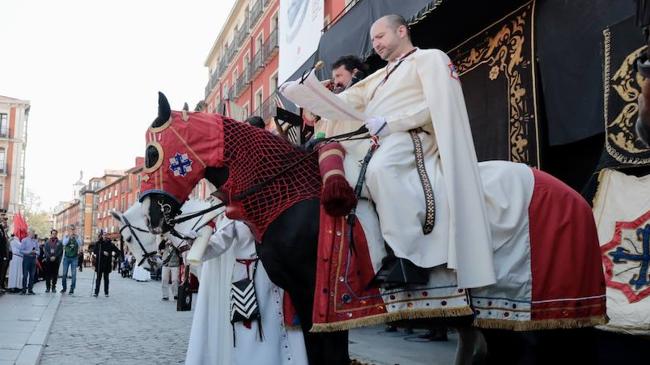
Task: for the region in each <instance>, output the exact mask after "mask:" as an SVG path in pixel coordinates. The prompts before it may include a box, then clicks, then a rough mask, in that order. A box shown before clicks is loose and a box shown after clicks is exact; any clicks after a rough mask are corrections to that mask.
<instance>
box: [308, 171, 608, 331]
mask: <svg viewBox="0 0 650 365" xmlns="http://www.w3.org/2000/svg"><path fill="white" fill-rule="evenodd" d="M533 176H534V190H533V195H532V199H531V202H530V205H529V209H528V220H527V222H526V224H525V225H524V226H523V229H525V230H526V231H527V234H523V235H516V239H512V240H510V241H507V242H506V243H504V244H503V245H501V246H500V247H498V248H497V249H496V250H495V252H494V261H495V262H494V263H495V268H496V271H497V283H496V284H494V285H490V286H486V287H482V288H475V289H470V290H466V289H463V288H458V287H457V285H456V275H455V272H454V271H453V270H449V269H447V268H446V267H443V266H445V265H442V266H439V267H436V268H433V269H432V270H431V272H430V279H429V283H428V284H427V285H422V286H418V287H414V288H412V289H410V290H404V289H393V290H383V289H376V288H367V284H368V283H369V282H370V280H371V279H372V278H373V277H374V275H375V273H376V272H377V270H378V269H379V267H380V265H381V259H382V258H383V256H384V255H385V252H383V250H384V249H383V244H380V245H377V244H371V245H368V242H376V241H379V242H382V241H381V237H380V234H379V233H378V223H377V221H376V217H374V218H373V215H374V211H373V210H372V209H371V208H370V205H369V203H368V202H366V201H360V202H359V207H358V210H357V213H358V217H359V220H358V221H357V224H355V225H354V228H353V233H354V248H355V251H354V253H352V252H351V251H350V248H349V234H348V230H349V225H348V224H347V223H346V221H345V217H338V218H334V217H331V216H329V215H327V214H326V213H325V211H324V210H322V209H321V218H320V223H321V229H320V237H319V247H318V263H317V277H316V280H317V283H316V289H315V290H316V291H315V297H314V312H313V322H314V326H313V327H312V331H315V332H321V331H322V332H326V331H338V330H346V329H350V328H355V327H360V326H367V325H373V324H379V323H385V322H390V321H395V320H403V319H416V318H436V317H457V316H465V315H474V316H475V320H474V324H475V325H476V326H478V327H483V328H501V329H511V330H522V331H523V330H536V329H554V328H578V327H589V326H594V325H598V324H603V323H605V322H606V316H605V280H604V276H603V270H602V266H601V261H600V260H601V259H600V254H599V245H598V238H597V232H596V226H595V224H594V219H593V215H592V213H591V209H590V207H589V205H588V204H587V203H586V202H585V201H584V199H583V198H582V197H581V196H580V195H579V194H578V193H576V192H575V191H574V190H572V189H571V188H569V187H568V186H566V185H564V184H563V183H562V182H560V181H559V180H557V179H555V178H553V177H551V176H550V175H548V174H546V173H544V172H541V171H539V170H533ZM362 224H363V227H362ZM470 228H471V227H470ZM470 228H468V229H470ZM524 233H526V232H524Z"/></svg>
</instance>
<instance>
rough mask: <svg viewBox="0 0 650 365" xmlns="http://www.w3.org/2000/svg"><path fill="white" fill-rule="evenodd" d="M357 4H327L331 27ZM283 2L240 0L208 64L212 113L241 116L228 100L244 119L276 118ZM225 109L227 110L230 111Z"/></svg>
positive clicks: (336, 0) (342, 0) (343, 0)
mask: <svg viewBox="0 0 650 365" xmlns="http://www.w3.org/2000/svg"><path fill="white" fill-rule="evenodd" d="M350 2H351V0H324V4H323V5H324V13H325V24H323V26H325V25H326V24H327V23H329V22H330V20H331V19H334V18H336V17H338V15H339V14H341V13H342V12H343V11H344V10H345V9H346V6H347V5H348V4H349V3H350ZM279 7H280V0H238V1H236V2H235V5H234V6H233V8H232V9H231V11H230V15H229V16H228V19H227V20H226V22H225V24H224V26H223V28H222V29H221V31H220V33H219V35H218V36H217V38H216V40H215V41H214V43H213V45H212V48H211V49H210V52H209V54H208V57H207V59H206V61H205V66H206V67H207V68H208V71H209V81H208V84H207V85H206V87H205V102H206V104H207V106H208V110H207V111H208V112H212V113H219V114H227V115H230V116H233V117H236V115H234V114H237V113H234V112H232V111H231V110H227V109H229V107H228V101H231V102H234V104H235V105H236V106H237V107H239V109H240V112H241V115H240V116H239V118H240V119H244V118H246V117H248V116H251V115H258V116H261V117H262V118H263V119H264V120H265V121H266V122H267V125H268V122H269V120H270V118H271V117H273V116H274V114H275V107H276V98H275V95H276V90H277V88H278V66H279V63H278V62H279V56H278V55H279V48H278V24H279V22H278V20H279V19H278V13H279ZM224 111H225V112H224Z"/></svg>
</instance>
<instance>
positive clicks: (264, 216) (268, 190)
mask: <svg viewBox="0 0 650 365" xmlns="http://www.w3.org/2000/svg"><path fill="white" fill-rule="evenodd" d="M171 118H172V121H171V123H170V124H169V125H164V126H162V127H160V128H158V129H155V128H154V129H152V128H150V129H149V130H148V131H147V144H148V147H147V148H149V146H159V147H160V148H161V149H162V151H159V152H158V153H159V159H161V160H160V165H159V166H158V167H157V168H156V169H154V170H151V168H149V169H147V168H146V167H145V170H144V172H143V175H144V176H143V181H142V188H141V191H142V194H143V196H144V195H145V194H146V193H147V192H148V191H155V190H160V191H164V192H166V193H168V194H171V195H172V196H173V197H174V198H175V199H176V200H177V201H178V203H179V204H180V203H182V202H183V201H185V199H187V197H188V196H189V194H190V193H191V191H192V189H193V188H194V186H195V185H196V184H197V183H198V181H199V180H200V179H202V178H203V177H204V176H205V169H206V167H227V168H228V170H229V178H228V180H227V181H226V183H225V184H224V185H223V186H222V187H221V188H220V190H221V191H222V192H224V197H225V199H226V200H227V204H228V209H227V211H226V215H227V216H228V217H229V218H232V219H237V220H242V221H244V222H246V223H247V224H248V226H249V227H250V228H251V231H252V232H253V234H254V236H255V238H256V239H257V240H261V239H262V237H263V235H264V232H265V231H266V229H267V227H268V225H269V224H270V223H271V222H273V220H275V219H276V218H277V217H278V216H279V215H280V214H281V213H282V212H283V211H284V210H286V209H287V208H289V207H291V206H292V205H294V204H296V203H298V202H300V201H302V200H306V199H313V198H318V197H319V196H320V189H321V181H320V174H319V171H318V161H317V158H316V156H315V155H314V156H311V157H307V158H305V156H306V153H305V152H303V151H300V150H298V149H297V148H296V147H295V146H293V145H291V144H290V143H289V142H287V141H285V140H283V139H282V138H280V137H278V136H275V135H273V134H271V133H269V132H268V131H266V130H262V129H259V128H255V127H252V126H250V125H248V124H246V123H241V122H238V121H235V120H233V119H229V118H225V117H222V116H220V115H217V114H208V113H188V119H187V121H185V120H183V119H182V113H180V112H176V111H174V112H172V114H171ZM303 158H305V160H304V161H303V162H300V163H297V165H296V166H294V167H292V168H291V169H290V170H289V171H287V172H286V173H283V174H282V175H280V176H278V177H277V178H275V179H274V180H273V181H269V179H270V178H272V177H274V176H276V175H277V174H278V173H280V172H282V171H283V170H284V169H285V168H287V167H289V166H291V165H292V164H293V163H296V162H298V161H299V160H300V159H303ZM181 165H182V166H183V167H181ZM188 167H189V168H188ZM265 181H269V183H268V184H267V185H265V186H259V184H260V183H262V182H265ZM254 186H259V189H258V190H257V191H256V192H254V193H253V194H251V195H249V196H248V197H246V198H245V199H243V200H242V201H235V200H234V198H235V197H236V196H237V195H238V194H241V193H242V192H244V191H246V190H247V189H249V188H252V187H254Z"/></svg>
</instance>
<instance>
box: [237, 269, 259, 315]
mask: <svg viewBox="0 0 650 365" xmlns="http://www.w3.org/2000/svg"><path fill="white" fill-rule="evenodd" d="M259 316H260V311H259V306H258V305H257V297H256V296H255V285H254V284H253V281H252V280H249V279H242V280H239V281H237V282H234V283H232V287H231V289H230V322H231V323H236V322H241V321H249V320H253V319H257V318H259Z"/></svg>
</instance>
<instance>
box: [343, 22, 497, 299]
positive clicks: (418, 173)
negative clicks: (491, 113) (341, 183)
mask: <svg viewBox="0 0 650 365" xmlns="http://www.w3.org/2000/svg"><path fill="white" fill-rule="evenodd" d="M370 36H371V39H372V45H373V48H374V50H375V52H376V53H377V54H378V55H379V57H381V58H382V59H383V60H385V61H387V62H388V64H387V65H386V67H384V68H382V69H380V70H378V71H377V72H375V73H374V74H372V75H370V76H368V77H367V78H366V79H364V80H363V81H361V82H359V83H357V84H356V85H355V86H353V87H351V88H349V89H347V90H346V91H344V92H343V93H341V94H339V96H340V97H341V98H343V99H344V100H345V101H346V102H347V103H349V104H351V105H352V106H353V107H355V108H356V109H358V110H362V111H364V112H365V114H366V115H369V116H372V117H371V118H369V119H368V120H366V121H365V125H366V127H367V128H368V130H369V131H370V133H371V134H372V135H374V136H376V137H377V138H378V141H379V148H378V149H377V151H376V152H375V154H374V156H373V157H372V159H371V160H370V163H369V165H368V169H367V174H366V186H367V188H368V191H369V195H370V197H371V199H372V200H373V201H374V203H375V204H376V208H377V213H378V215H379V220H380V226H381V231H382V235H383V238H384V240H385V241H386V243H387V244H388V246H390V248H391V249H392V250H393V251H394V256H395V259H390V257H389V260H385V262H384V265H383V267H382V269H381V270H380V272H379V273H378V275H377V279H379V283H380V284H381V278H382V276H383V277H386V276H387V275H389V274H390V271H391V270H394V269H395V268H398V269H399V268H403V267H408V270H405V271H408V272H412V273H415V275H414V276H413V277H414V278H415V280H416V282H415V283H417V281H418V280H420V279H421V278H423V277H424V276H423V272H422V270H421V269H422V268H432V267H435V266H438V265H441V264H445V263H446V264H447V267H448V268H451V269H456V271H457V278H458V284H459V286H460V287H465V288H472V287H480V286H485V285H489V284H492V283H494V282H495V273H494V267H493V263H492V238H491V234H490V227H489V224H488V219H487V213H486V207H485V202H484V199H485V198H484V193H483V190H482V187H481V183H480V176H479V171H478V162H477V158H476V153H475V151H474V144H473V140H472V134H471V131H470V127H469V119H468V116H467V110H466V107H465V101H464V98H463V92H462V89H461V85H460V81H459V77H458V74H457V73H456V70H455V68H454V65H453V63H452V62H451V60H450V59H449V57H447V55H446V54H445V53H444V52H442V51H440V50H436V49H428V50H424V49H418V48H416V47H414V46H413V43H412V42H411V39H410V34H409V29H408V25H407V23H406V21H405V20H404V18H402V17H401V16H399V15H387V16H384V17H382V18H380V19H379V20H377V21H376V22H375V23H374V24H373V25H372V27H371V29H370ZM346 168H347V166H346ZM346 172H347V170H346ZM413 265H414V266H415V267H413ZM425 274H426V273H425ZM404 276H408V273H404ZM425 279H426V278H425ZM408 281H409V279H407V280H406V283H405V284H409V282H408ZM393 285H394V283H393Z"/></svg>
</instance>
